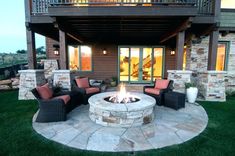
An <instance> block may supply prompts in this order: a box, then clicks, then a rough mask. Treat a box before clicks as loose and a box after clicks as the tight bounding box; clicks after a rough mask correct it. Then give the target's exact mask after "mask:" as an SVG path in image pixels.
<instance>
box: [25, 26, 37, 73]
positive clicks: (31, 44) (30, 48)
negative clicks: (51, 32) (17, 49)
mask: <svg viewBox="0 0 235 156" xmlns="http://www.w3.org/2000/svg"><path fill="white" fill-rule="evenodd" d="M26 38H27V53H28V55H27V56H28V65H29V69H36V68H37V60H36V48H35V33H34V31H33V30H31V29H30V28H29V27H26Z"/></svg>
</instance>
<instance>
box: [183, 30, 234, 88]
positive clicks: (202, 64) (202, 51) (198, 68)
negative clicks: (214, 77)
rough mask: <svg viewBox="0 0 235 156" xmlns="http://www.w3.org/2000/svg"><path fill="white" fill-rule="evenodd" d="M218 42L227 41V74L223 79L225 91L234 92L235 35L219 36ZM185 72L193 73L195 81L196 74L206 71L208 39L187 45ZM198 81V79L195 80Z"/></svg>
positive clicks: (193, 41) (194, 40) (195, 40)
mask: <svg viewBox="0 0 235 156" xmlns="http://www.w3.org/2000/svg"><path fill="white" fill-rule="evenodd" d="M219 41H227V42H228V43H229V47H228V48H229V50H228V59H227V63H228V64H227V71H226V72H227V73H226V74H224V77H225V89H226V91H235V63H234V62H235V33H229V34H227V35H225V36H222V35H220V36H219ZM187 46H188V51H187V52H188V53H187V64H186V70H191V71H194V73H195V74H194V75H195V76H196V77H195V78H196V79H197V75H199V74H198V72H199V73H202V72H206V71H207V63H208V50H209V37H205V38H203V39H201V41H200V42H199V40H197V39H193V40H192V42H191V43H188V45H187ZM197 80H199V79H197Z"/></svg>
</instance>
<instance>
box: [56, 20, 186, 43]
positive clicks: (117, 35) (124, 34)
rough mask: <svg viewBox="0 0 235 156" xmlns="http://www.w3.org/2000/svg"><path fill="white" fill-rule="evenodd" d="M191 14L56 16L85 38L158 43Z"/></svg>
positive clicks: (65, 25) (62, 23)
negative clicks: (182, 15) (167, 15)
mask: <svg viewBox="0 0 235 156" xmlns="http://www.w3.org/2000/svg"><path fill="white" fill-rule="evenodd" d="M185 20H187V17H165V18H164V17H152V18H150V17H148V18H146V17H56V22H57V24H58V25H59V27H62V28H63V29H64V30H65V31H66V32H69V33H70V34H72V35H74V36H76V37H78V38H80V39H81V40H83V41H84V42H106V43H118V44H140V43H141V44H149V43H151V44H158V43H159V41H160V38H161V37H162V36H163V35H164V34H166V33H167V32H169V31H172V30H174V29H175V28H176V27H178V26H179V25H180V24H181V23H183V22H184V21H185Z"/></svg>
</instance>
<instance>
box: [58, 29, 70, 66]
mask: <svg viewBox="0 0 235 156" xmlns="http://www.w3.org/2000/svg"><path fill="white" fill-rule="evenodd" d="M59 41H60V69H67V68H68V50H67V39H66V33H65V32H64V31H63V30H59Z"/></svg>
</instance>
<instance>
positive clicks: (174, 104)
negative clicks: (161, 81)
mask: <svg viewBox="0 0 235 156" xmlns="http://www.w3.org/2000/svg"><path fill="white" fill-rule="evenodd" d="M164 96H165V98H164V99H165V105H164V106H166V107H170V108H173V109H175V110H178V109H180V108H184V107H185V94H183V93H178V92H167V93H165V95H164Z"/></svg>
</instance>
